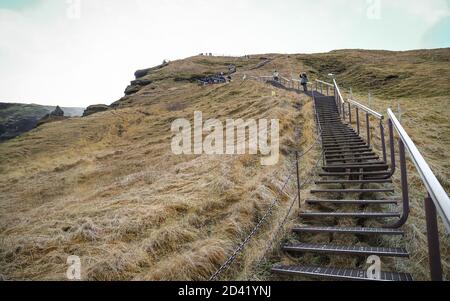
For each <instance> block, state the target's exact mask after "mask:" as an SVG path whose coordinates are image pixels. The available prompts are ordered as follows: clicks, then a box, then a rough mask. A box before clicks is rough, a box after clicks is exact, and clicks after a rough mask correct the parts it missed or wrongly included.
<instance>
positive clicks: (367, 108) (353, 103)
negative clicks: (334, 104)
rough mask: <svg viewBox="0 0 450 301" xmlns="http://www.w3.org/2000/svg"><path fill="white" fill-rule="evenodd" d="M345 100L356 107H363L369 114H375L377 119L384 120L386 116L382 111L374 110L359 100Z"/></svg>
mask: <svg viewBox="0 0 450 301" xmlns="http://www.w3.org/2000/svg"><path fill="white" fill-rule="evenodd" d="M345 102H347V103H349V104H351V105H352V106H355V107H357V108H359V109H361V110H362V111H364V112H366V113H368V114H370V115H372V116H374V117H375V118H377V119H379V120H383V119H384V116H383V115H381V114H380V113H378V112H376V111H374V110H372V109H371V108H369V107H366V106H365V105H363V104H360V103H359V102H357V101H356V100H353V99H347V100H346V101H345Z"/></svg>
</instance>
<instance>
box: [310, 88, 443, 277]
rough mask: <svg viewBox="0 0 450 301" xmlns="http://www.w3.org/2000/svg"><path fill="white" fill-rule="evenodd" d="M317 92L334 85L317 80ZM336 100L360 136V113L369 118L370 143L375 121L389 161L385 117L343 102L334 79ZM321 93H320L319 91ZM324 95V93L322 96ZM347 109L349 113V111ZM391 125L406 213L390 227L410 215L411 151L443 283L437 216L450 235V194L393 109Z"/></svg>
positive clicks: (433, 267) (432, 260)
mask: <svg viewBox="0 0 450 301" xmlns="http://www.w3.org/2000/svg"><path fill="white" fill-rule="evenodd" d="M316 82H317V84H316V91H319V90H318V89H319V85H320V88H321V89H320V91H321V93H322V92H323V86H324V85H325V86H326V87H330V85H331V84H329V83H326V82H323V81H319V80H317V81H316ZM332 86H333V87H334V97H335V100H336V106H337V109H338V112H339V114H340V115H341V118H342V119H343V120H344V121H347V120H348V121H349V123H350V124H352V123H353V120H352V116H353V115H352V113H353V112H352V109H355V111H356V127H357V131H358V134H360V131H361V129H360V113H361V112H362V113H365V115H366V128H367V142H368V145H369V146H370V144H371V133H370V120H369V117H373V118H376V119H377V120H378V121H379V125H380V137H381V144H382V149H383V158H384V162H386V161H387V154H386V142H385V133H384V119H385V118H384V116H383V115H382V114H380V113H378V112H376V111H374V110H372V109H371V108H369V107H367V106H365V105H363V104H361V103H359V102H357V101H355V100H353V99H344V97H343V96H342V94H341V91H340V89H339V86H338V84H337V82H336V80H335V79H333V85H332ZM320 91H319V92H320ZM322 94H323V93H322ZM346 109H348V112H346ZM387 115H388V125H389V137H390V151H391V176H392V175H393V174H394V173H395V170H396V158H395V136H394V130H395V132H396V133H397V134H398V136H399V138H398V146H399V158H400V162H399V163H400V164H399V165H400V174H401V186H402V199H403V214H402V217H401V218H400V220H399V221H398V222H397V223H396V224H395V225H393V226H391V227H401V226H403V225H404V224H405V223H406V222H407V219H408V216H409V188H408V174H407V165H406V150H407V151H408V153H409V155H410V158H411V160H412V162H413V163H414V165H415V167H416V169H417V171H418V173H419V175H420V177H421V179H422V181H423V183H424V185H425V187H426V190H427V197H426V198H425V217H426V225H427V239H428V257H429V264H430V273H431V279H432V280H433V281H442V279H443V276H442V264H441V254H440V242H439V229H438V223H437V216H438V215H439V216H440V217H441V219H442V221H443V223H444V225H445V227H446V230H447V233H448V234H450V200H449V197H448V194H447V193H446V192H445V190H444V188H443V187H442V185H441V184H440V183H439V181H438V180H437V178H436V176H435V175H434V173H433V172H432V170H431V168H430V167H429V165H428V164H427V162H426V161H425V159H424V158H423V156H422V154H421V153H420V152H419V150H418V149H417V147H416V145H415V144H414V142H413V141H412V139H411V138H410V137H409V135H408V134H407V132H406V131H405V129H404V128H403V127H402V125H401V123H400V122H399V121H398V119H397V118H396V117H395V114H394V113H393V112H392V110H391V109H388V111H387Z"/></svg>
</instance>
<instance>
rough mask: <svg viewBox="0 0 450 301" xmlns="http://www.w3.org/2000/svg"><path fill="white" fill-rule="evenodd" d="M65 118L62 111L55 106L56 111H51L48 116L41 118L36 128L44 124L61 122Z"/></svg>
mask: <svg viewBox="0 0 450 301" xmlns="http://www.w3.org/2000/svg"><path fill="white" fill-rule="evenodd" d="M67 118H69V117H65V116H64V111H63V110H62V109H61V108H60V107H59V106H57V107H56V109H55V110H54V111H52V112H51V113H50V114H47V115H45V116H44V117H42V118H41V120H39V121H38V123H37V126H38V127H39V126H41V125H43V124H46V123H50V122H55V121H61V120H65V119H67Z"/></svg>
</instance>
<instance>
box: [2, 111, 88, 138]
mask: <svg viewBox="0 0 450 301" xmlns="http://www.w3.org/2000/svg"><path fill="white" fill-rule="evenodd" d="M55 108H56V107H51V106H41V105H35V104H17V103H0V141H3V140H7V139H11V138H14V137H17V136H19V135H21V134H23V133H26V132H28V131H31V130H32V129H34V128H35V127H36V125H37V124H38V121H39V120H40V119H41V118H42V117H44V116H45V115H47V114H49V113H50V112H52V111H53V110H55ZM62 109H63V111H64V113H65V116H68V117H76V116H81V115H82V114H83V111H84V109H83V108H62Z"/></svg>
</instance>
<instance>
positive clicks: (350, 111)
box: [348, 103, 353, 125]
mask: <svg viewBox="0 0 450 301" xmlns="http://www.w3.org/2000/svg"><path fill="white" fill-rule="evenodd" d="M348 119H349V121H350V125H351V124H352V122H353V121H352V105H351V104H350V103H349V104H348Z"/></svg>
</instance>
